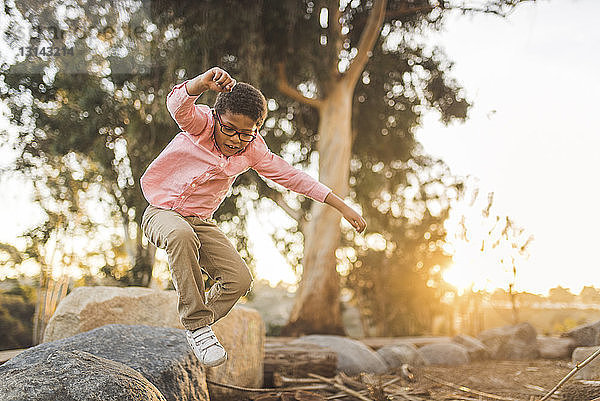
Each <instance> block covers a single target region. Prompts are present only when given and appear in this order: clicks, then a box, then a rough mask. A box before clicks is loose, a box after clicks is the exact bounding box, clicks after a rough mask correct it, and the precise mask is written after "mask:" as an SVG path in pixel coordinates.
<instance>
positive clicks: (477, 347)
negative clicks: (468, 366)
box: [452, 334, 490, 361]
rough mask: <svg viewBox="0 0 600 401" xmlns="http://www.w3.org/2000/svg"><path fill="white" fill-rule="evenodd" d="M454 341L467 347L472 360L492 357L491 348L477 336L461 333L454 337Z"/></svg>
mask: <svg viewBox="0 0 600 401" xmlns="http://www.w3.org/2000/svg"><path fill="white" fill-rule="evenodd" d="M452 342H454V343H456V344H459V345H462V346H463V347H465V348H466V349H467V352H468V353H469V359H470V360H471V361H483V360H486V359H489V358H490V350H489V349H488V348H487V347H486V346H485V344H484V343H482V342H481V341H479V340H478V339H476V338H475V337H471V336H468V335H466V334H459V335H457V336H455V337H454V338H452Z"/></svg>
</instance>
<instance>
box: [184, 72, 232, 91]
mask: <svg viewBox="0 0 600 401" xmlns="http://www.w3.org/2000/svg"><path fill="white" fill-rule="evenodd" d="M236 83H237V81H236V80H235V79H233V78H231V75H229V73H228V72H227V71H225V70H224V69H222V68H219V67H213V68H211V69H210V70H208V71H206V72H205V73H204V74H200V75H198V76H197V77H196V78H194V79H192V80H190V81H189V82H188V83H187V86H186V89H187V91H188V94H189V95H191V96H195V95H199V94H201V93H202V92H206V91H207V90H213V91H215V92H231V90H232V89H233V87H234V86H235V84H236Z"/></svg>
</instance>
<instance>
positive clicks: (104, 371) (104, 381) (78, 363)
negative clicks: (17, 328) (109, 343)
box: [0, 350, 165, 401]
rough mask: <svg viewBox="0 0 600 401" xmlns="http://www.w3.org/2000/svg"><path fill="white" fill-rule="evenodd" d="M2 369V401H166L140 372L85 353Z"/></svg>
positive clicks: (55, 354)
mask: <svg viewBox="0 0 600 401" xmlns="http://www.w3.org/2000/svg"><path fill="white" fill-rule="evenodd" d="M21 362H22V363H20V364H19V363H12V364H9V365H8V366H7V364H5V365H2V366H0V394H1V398H2V401H23V400H28V401H48V400H52V401H88V400H92V399H94V400H102V401H165V398H164V397H163V396H162V394H161V393H160V391H159V390H158V389H157V388H156V387H155V386H154V385H153V384H152V383H150V382H149V381H148V380H147V379H145V378H144V377H143V376H142V375H141V374H140V373H139V372H137V371H135V370H133V369H131V368H130V367H128V366H125V365H123V364H121V363H118V362H114V361H111V360H108V359H105V358H100V357H97V356H94V355H92V354H89V353H87V352H82V351H59V350H54V351H51V352H48V353H47V354H46V356H45V357H44V358H39V360H38V361H37V362H33V363H24V362H25V361H24V360H23V359H21Z"/></svg>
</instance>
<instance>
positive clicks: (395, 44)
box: [0, 0, 521, 335]
mask: <svg viewBox="0 0 600 401" xmlns="http://www.w3.org/2000/svg"><path fill="white" fill-rule="evenodd" d="M520 2H521V1H520V0H493V1H492V0H487V1H484V0H482V1H479V2H473V4H469V5H463V6H461V7H459V8H460V9H462V10H463V11H464V12H465V13H479V12H485V13H494V14H498V15H501V16H502V15H506V14H507V13H509V12H510V11H511V10H512V9H513V8H514V7H515V6H516V5H517V4H518V3H520ZM136 4H137V6H136ZM56 5H57V2H55V1H50V2H37V1H31V2H28V3H26V4H25V3H23V4H19V5H14V4H12V5H11V4H7V7H6V8H5V12H6V13H7V15H8V16H9V17H10V24H11V29H10V30H9V31H10V32H11V33H12V36H10V35H9V37H8V38H7V41H8V42H9V45H11V47H13V48H16V47H18V44H19V43H23V41H25V43H26V45H28V46H34V47H37V46H39V45H40V44H43V43H45V42H44V41H45V40H47V39H49V38H51V39H56V38H53V37H52V35H53V34H54V33H55V32H51V30H49V29H48V28H49V27H61V26H68V27H69V30H68V31H67V33H74V32H77V34H76V35H71V36H69V35H67V38H66V39H67V42H69V43H68V44H69V46H70V47H71V48H73V49H76V51H78V52H83V54H86V55H88V57H87V58H83V57H79V58H78V60H81V63H82V64H80V65H75V66H74V65H70V64H69V63H73V61H70V60H72V59H69V58H68V57H57V58H56V59H55V62H54V64H53V66H52V68H47V69H45V70H44V71H43V72H40V71H38V72H37V73H36V72H35V71H28V70H27V68H23V67H24V66H25V67H27V66H28V65H29V64H28V63H27V62H23V63H18V62H15V63H5V64H3V66H2V71H1V72H2V80H1V81H0V91H1V96H2V99H3V100H4V101H5V102H6V104H7V105H8V106H9V108H10V113H11V116H10V117H11V121H12V122H13V126H12V128H11V130H9V131H6V132H3V133H2V135H3V139H5V140H7V141H9V142H11V143H13V144H14V146H15V149H16V151H17V153H18V159H17V164H16V170H17V171H18V172H20V173H22V174H25V175H27V176H28V177H31V178H32V179H33V180H34V182H35V183H36V193H37V194H38V196H37V197H36V201H37V202H38V204H40V206H42V208H43V209H44V210H45V211H46V214H47V216H48V219H47V221H45V222H44V223H43V224H42V225H40V226H39V227H36V228H34V229H33V230H31V231H30V232H29V233H26V236H27V237H29V238H30V241H31V242H33V241H34V238H41V241H42V242H41V243H43V244H45V243H46V242H47V240H48V238H50V237H51V233H52V232H53V231H56V230H61V229H62V230H65V229H67V228H68V227H72V225H73V224H76V225H77V226H78V227H80V229H81V230H87V231H85V232H82V233H75V232H74V231H71V235H74V236H83V237H85V236H87V237H89V238H94V240H93V242H95V244H96V248H97V249H96V250H95V251H93V253H95V254H96V255H100V254H109V253H110V252H112V250H113V249H117V248H121V249H125V254H126V255H127V256H126V258H124V259H121V260H118V261H117V260H116V256H115V257H114V258H113V257H112V256H111V257H110V258H112V259H113V261H112V262H110V261H107V262H106V263H105V264H104V267H103V268H102V271H103V272H104V273H106V274H108V275H112V276H113V277H115V278H116V279H118V280H119V281H121V282H122V283H124V284H128V285H144V286H147V285H149V283H150V281H151V279H152V269H153V265H154V255H155V249H154V247H152V245H151V244H148V243H147V241H145V240H144V239H143V238H142V237H143V236H142V233H141V229H140V220H141V215H142V212H143V210H144V208H145V206H146V202H145V200H144V199H143V197H142V194H141V191H140V187H139V178H140V177H141V175H142V174H143V172H144V171H145V168H146V167H147V166H148V164H149V163H150V162H151V160H152V159H154V158H155V157H156V155H157V154H158V153H159V152H160V151H161V150H162V149H163V148H164V147H165V145H166V144H167V143H168V142H169V140H170V139H171V138H172V137H173V136H174V135H175V133H176V132H177V127H176V125H175V123H174V122H173V121H172V119H171V117H170V116H169V114H168V112H167V111H166V109H165V107H164V99H165V97H166V95H167V93H168V92H169V91H170V88H171V87H172V86H173V85H174V84H176V83H178V82H181V81H182V80H184V79H188V78H192V77H194V76H195V75H197V74H199V73H201V72H203V71H205V70H206V69H208V68H210V67H211V66H213V65H220V66H222V67H223V68H225V69H226V70H228V71H230V72H231V73H232V74H233V75H234V76H235V77H237V78H238V79H240V80H242V81H247V82H250V83H252V84H254V85H256V86H258V87H260V88H261V89H262V90H263V92H264V93H265V95H266V96H267V98H268V99H269V110H270V113H269V119H268V120H267V121H266V124H265V126H264V129H263V132H262V134H263V135H264V136H265V138H266V140H267V142H268V144H269V147H270V148H271V149H272V150H273V151H274V152H275V153H281V154H283V155H286V156H287V157H288V158H289V160H290V161H291V163H292V164H294V165H296V166H299V167H308V166H311V165H313V166H314V164H315V163H317V158H316V156H317V155H318V167H319V174H320V180H321V181H322V182H324V183H325V184H327V185H329V186H330V187H331V188H332V189H333V190H334V191H335V192H336V193H337V194H339V195H341V196H342V197H346V198H347V199H348V200H349V201H350V202H351V203H353V204H354V205H355V207H357V208H361V209H362V212H363V214H364V215H365V217H366V219H367V221H368V222H369V228H368V230H369V233H371V232H372V233H373V235H374V236H375V238H379V237H382V238H383V239H384V240H385V251H383V250H377V249H378V248H376V249H374V248H372V247H371V245H370V243H369V237H370V234H369V235H367V236H365V238H364V240H363V239H362V238H361V237H360V236H357V235H355V233H354V232H353V231H351V230H350V227H349V226H348V225H341V226H340V224H339V221H340V216H339V213H337V212H336V211H335V210H333V209H332V208H329V207H325V206H324V205H322V204H319V203H318V202H312V201H310V200H309V199H306V198H304V197H302V196H299V195H298V196H297V195H295V194H289V193H287V192H286V191H281V189H280V188H279V187H278V186H276V185H272V184H270V183H267V182H265V181H263V180H262V179H260V178H259V177H258V176H257V175H256V173H254V172H251V173H248V174H244V175H242V176H240V177H239V178H238V180H237V181H236V183H235V186H234V189H233V195H234V196H233V197H228V198H227V199H226V200H225V201H224V202H223V204H222V205H221V207H220V208H219V209H218V211H217V212H216V214H215V218H216V219H217V220H218V221H219V222H220V224H221V227H223V228H224V230H225V231H226V232H227V233H228V234H229V235H230V237H231V238H232V239H233V240H234V242H235V244H236V246H237V248H238V250H239V251H240V253H241V254H242V256H243V257H244V258H245V259H246V261H247V262H248V263H249V264H250V265H251V266H252V264H253V259H252V256H251V255H250V254H249V253H248V252H247V245H248V240H247V238H248V235H247V234H246V220H247V216H248V213H249V211H250V209H251V208H252V207H253V206H252V204H251V203H249V202H248V201H256V200H257V199H259V198H266V199H270V200H271V201H272V205H277V206H278V207H280V208H281V209H282V210H284V211H285V212H286V213H287V214H288V215H289V216H290V217H291V218H292V219H293V220H294V222H295V224H294V225H293V226H292V227H290V228H289V229H288V230H287V231H286V232H285V233H284V234H276V235H275V238H274V239H275V240H276V241H277V242H278V243H280V244H283V246H282V249H283V250H284V253H285V256H286V258H287V259H288V261H289V262H290V263H291V265H292V266H294V267H297V268H298V273H299V274H302V281H301V282H300V287H299V289H298V292H297V301H296V306H295V307H294V310H293V311H292V315H291V317H290V322H289V324H288V325H287V326H286V327H285V328H284V330H283V333H284V334H288V335H290V334H300V333H311V332H322V333H338V334H341V333H343V327H342V323H341V314H340V307H339V291H340V282H339V276H338V274H337V269H336V268H337V267H338V266H339V265H340V264H341V261H340V259H339V258H338V257H337V256H336V250H337V249H338V248H340V246H342V245H343V246H345V247H348V246H355V247H360V249H361V250H360V252H359V254H358V255H357V256H356V262H353V265H352V267H351V268H349V271H350V270H352V271H354V274H353V275H350V276H348V277H349V278H348V281H347V283H348V285H349V286H350V285H352V286H353V287H354V290H355V291H354V294H362V295H356V296H362V297H363V298H364V297H367V296H375V294H374V292H373V291H372V290H368V289H369V288H384V287H385V286H387V285H389V284H390V283H389V280H388V278H389V275H386V274H385V273H386V272H390V271H391V272H393V274H394V275H395V276H397V279H396V280H395V285H396V286H399V287H398V288H394V289H393V291H391V294H398V293H402V292H403V291H404V293H405V294H406V295H405V296H404V297H403V298H402V299H404V300H405V301H406V302H405V303H404V304H402V305H400V302H398V303H396V304H392V303H391V302H390V303H389V304H388V305H386V306H382V307H381V308H382V309H381V311H380V312H377V311H376V308H374V307H372V308H371V309H372V310H370V311H369V312H365V313H370V314H375V313H385V314H386V315H387V314H390V315H391V316H394V318H396V317H397V316H398V317H400V316H403V315H405V314H406V313H409V314H412V316H416V315H418V314H419V313H420V312H421V311H420V310H419V309H418V308H419V305H422V304H423V303H425V304H427V303H428V304H435V303H436V302H437V300H438V299H439V296H440V291H441V289H440V287H439V286H438V283H439V273H440V271H441V270H442V269H443V267H444V264H445V262H446V261H447V256H444V254H443V252H442V250H441V247H440V245H441V241H442V239H443V238H444V229H443V221H444V219H445V217H446V215H447V209H448V201H449V199H450V198H452V197H453V196H456V195H457V193H458V192H459V191H460V182H458V180H456V179H454V178H453V177H451V175H450V173H449V172H448V171H447V168H445V166H444V165H443V162H441V161H436V160H431V159H430V158H428V157H427V156H426V155H424V154H423V151H422V150H421V149H420V148H419V145H418V143H417V141H416V140H415V138H414V135H413V129H414V128H415V127H416V126H418V125H419V123H420V118H421V116H422V113H423V112H424V111H425V110H426V109H428V108H435V109H437V110H438V111H439V112H440V114H441V118H442V120H443V121H444V122H445V123H449V122H451V121H453V120H464V119H465V118H466V115H467V109H468V106H469V102H468V101H467V100H466V98H465V97H466V95H465V93H463V91H462V88H461V87H460V85H459V84H458V83H457V82H456V81H455V80H454V79H452V78H451V76H450V72H451V68H452V63H451V62H450V61H449V60H448V59H447V57H446V56H445V54H444V52H443V50H442V49H439V48H433V49H431V50H426V49H425V46H424V44H423V43H422V41H421V39H420V38H421V37H423V36H424V35H426V34H427V32H428V31H430V30H434V29H440V28H441V27H442V26H443V21H444V16H445V13H446V12H447V11H449V10H451V9H454V8H456V7H454V6H451V5H450V4H448V3H445V2H442V3H440V2H431V3H430V2H428V1H426V0H415V1H411V2H406V1H399V0H397V1H389V2H386V1H376V2H360V1H352V2H342V3H338V2H327V1H316V2H315V1H300V2H298V1H292V0H289V1H281V2H263V1H257V2H251V3H248V2H240V1H228V2H226V3H223V2H222V1H216V0H212V1H210V0H209V1H203V2H197V1H191V0H188V1H178V2H175V1H167V0H155V1H152V2H150V3H149V4H148V3H146V5H147V6H148V7H147V9H146V8H144V6H143V4H142V7H141V8H136V7H139V3H137V2H130V3H117V2H111V1H108V0H106V1H101V0H98V1H96V2H79V1H77V2H73V3H72V5H71V6H70V7H72V10H71V11H73V12H67V13H64V14H60V13H54V11H55V10H56ZM120 9H122V10H124V11H125V12H118V10H120ZM232 9H234V10H243V12H239V13H236V14H235V15H236V17H235V18H232V14H231V10H232ZM145 11H148V12H147V13H146V14H145V13H144V12H145ZM23 18H27V19H28V20H30V21H33V23H34V27H33V28H34V29H33V30H31V33H32V34H31V35H26V34H24V32H26V31H24V30H23V29H21V27H22V25H23ZM36 21H37V22H36ZM132 22H136V24H137V27H141V28H142V29H141V31H139V32H138V33H139V37H137V38H135V39H137V41H136V40H133V38H132V37H131V36H130V35H127V34H121V33H123V32H125V33H127V29H128V26H129V27H130V26H131V25H132ZM35 24H37V26H35ZM65 24H66V25H65ZM73 27H77V28H79V30H74V29H72V28H73ZM108 28H110V29H108ZM80 32H87V33H88V36H86V35H83V34H81V35H79V33H80ZM136 32H137V31H136ZM11 41H12V42H11ZM140 50H147V52H142V53H143V54H142V55H141V57H147V58H146V59H145V60H146V61H147V60H148V58H149V59H150V60H151V62H150V63H149V65H145V64H144V63H139V65H138V64H136V63H131V65H128V69H127V70H126V71H124V70H123V68H121V70H119V68H118V67H119V66H122V65H123V62H124V59H126V58H127V55H131V54H133V53H136V52H138V53H139V51H140ZM123 54H124V55H125V56H123ZM74 69H75V70H76V71H77V72H78V73H74V72H73V70H74ZM69 71H70V72H69ZM213 101H214V94H207V95H206V96H203V99H202V102H203V103H207V104H212V103H213ZM384 183H385V185H383V184H384ZM410 191H416V193H418V195H415V194H412V195H411V194H410ZM407 192H408V193H407ZM82 198H83V199H88V200H89V202H88V204H86V203H85V201H84V200H82ZM401 208H404V209H405V210H400V209H401ZM412 209H414V211H412ZM91 210H95V211H96V212H98V211H100V213H99V214H101V215H102V214H103V215H104V216H105V218H107V221H109V224H108V226H110V222H112V223H113V224H120V225H121V227H122V235H118V236H108V239H100V237H99V235H100V233H99V232H95V231H94V229H95V228H94V227H96V225H95V220H94V219H92V213H90V211H91ZM58 216H62V217H61V218H59V217H58ZM97 218H98V219H100V218H99V217H97ZM100 220H101V219H100ZM342 227H343V231H342ZM342 238H343V241H344V242H343V243H342V242H341V240H342ZM364 241H367V242H364ZM302 245H303V246H302ZM388 246H389V247H390V249H388ZM298 249H302V251H298ZM83 258H85V255H84V256H83ZM384 261H385V263H384ZM358 262H360V263H358ZM360 269H363V271H360V272H359V270H360ZM368 271H370V273H367V272H368ZM361 276H362V277H363V279H362V280H361V279H359V278H360V277H361ZM365 279H368V280H367V281H365ZM375 280H379V281H378V282H376V281H375ZM410 280H416V281H415V282H411V281H410ZM42 281H43V280H42ZM369 282H371V283H370V284H369ZM41 285H42V286H43V285H44V284H43V283H42V284H41ZM369 286H371V287H369ZM361 287H362V288H361ZM408 289H410V290H411V291H412V293H411V294H408V292H407V290H408ZM419 299H420V300H421V301H418V300H419ZM424 299H428V300H430V301H428V302H425V301H423V300H424ZM375 303H376V302H373V305H374V304H375ZM390 308H400V309H398V310H390ZM407 311H408V312H407ZM422 320H423V319H422ZM426 320H427V318H425V319H424V320H423V321H422V322H419V323H415V326H414V329H415V330H417V331H418V330H420V329H421V328H422V327H425V326H426V324H425V323H424V322H425V321H426ZM399 325H400V326H398V327H396V328H394V329H393V330H394V332H403V330H409V331H410V330H412V329H409V328H406V327H404V328H402V327H401V324H400V323H399ZM386 327H387V326H386ZM382 330H384V329H382Z"/></svg>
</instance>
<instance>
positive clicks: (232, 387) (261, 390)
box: [206, 379, 330, 393]
mask: <svg viewBox="0 0 600 401" xmlns="http://www.w3.org/2000/svg"><path fill="white" fill-rule="evenodd" d="M206 382H207V383H210V384H214V385H215V386H219V387H225V388H228V389H230V390H239V391H245V392H248V393H270V392H281V391H296V390H305V391H307V390H327V389H329V388H330V387H329V386H325V385H322V384H315V385H312V386H297V387H276V388H251V387H241V386H235V385H233V384H225V383H219V382H215V381H212V380H209V379H206Z"/></svg>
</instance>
